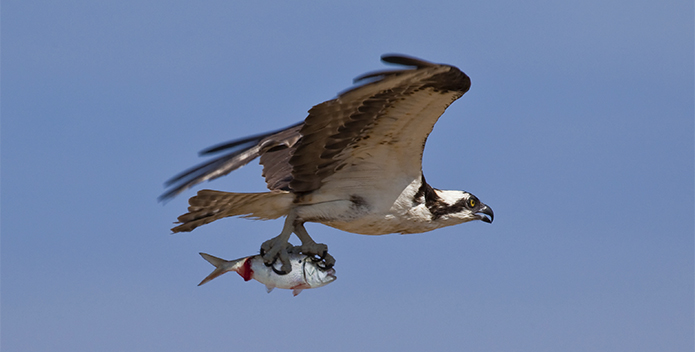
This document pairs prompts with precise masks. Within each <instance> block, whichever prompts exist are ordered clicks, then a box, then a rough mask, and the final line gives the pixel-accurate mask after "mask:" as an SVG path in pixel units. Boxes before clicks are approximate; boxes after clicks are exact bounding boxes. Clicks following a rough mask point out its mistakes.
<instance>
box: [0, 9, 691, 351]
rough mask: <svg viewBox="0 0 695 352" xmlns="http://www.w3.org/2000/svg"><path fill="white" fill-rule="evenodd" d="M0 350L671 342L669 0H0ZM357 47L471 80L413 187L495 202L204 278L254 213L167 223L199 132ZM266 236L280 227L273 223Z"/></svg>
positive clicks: (674, 234) (233, 248)
mask: <svg viewBox="0 0 695 352" xmlns="http://www.w3.org/2000/svg"><path fill="white" fill-rule="evenodd" d="M1 20H2V76H1V77H2V135H1V139H2V190H1V191H2V208H1V210H2V238H1V248H2V253H1V254H2V282H1V293H2V309H1V314H2V341H1V343H2V345H1V348H2V351H3V352H14V351H71V352H72V351H221V350H226V351H278V350H282V351H358V350H380V351H426V350H429V351H434V350H436V351H692V350H693V345H694V342H693V330H694V324H693V311H694V307H693V285H694V284H693V280H694V273H693V232H694V228H693V227H694V219H693V217H694V215H693V214H694V207H693V198H694V196H693V194H694V190H693V185H694V181H693V180H694V176H693V163H694V146H693V116H694V111H693V96H694V92H693V2H692V1H685V0H679V1H672V0H658V1H656V0H651V1H627V0H600V1H599V0H581V1H507V0H491V1H478V2H470V1H453V0H452V1H417V2H397V1H371V0H370V1H345V2H342V3H340V4H337V3H336V2H330V3H329V2H319V1H298V2H294V1H277V2H268V1H229V0H225V1H193V2H192V1H130V0H124V1H110V2H95V1H25V0H22V1H10V0H8V1H3V2H2V18H1ZM384 53H404V54H409V55H413V56H417V57H421V58H423V59H426V60H430V61H434V62H442V63H448V64H452V65H455V66H457V67H459V68H461V69H462V70H463V71H464V72H466V73H467V74H468V75H469V76H470V77H471V80H472V88H471V90H470V91H469V92H468V93H467V94H466V95H465V96H464V97H463V98H461V99H460V100H458V101H457V102H456V103H454V104H453V105H452V106H451V107H450V108H449V109H448V111H447V112H446V113H445V114H444V116H443V117H442V118H441V119H440V121H439V123H438V124H437V125H436V126H435V129H434V132H433V133H432V134H431V136H430V140H429V141H428V144H427V148H426V150H425V156H424V165H423V167H424V170H425V175H426V176H427V180H428V182H429V183H430V184H432V185H433V186H434V187H437V188H441V189H465V190H467V191H470V192H472V193H474V194H475V195H477V196H478V197H479V198H480V199H481V200H482V201H483V202H485V203H487V204H489V205H490V206H491V207H492V208H493V209H494V211H495V222H494V223H493V224H492V225H489V224H485V223H482V222H476V223H468V224H463V225H459V226H455V227H449V228H445V229H440V230H437V231H433V232H430V233H426V234H419V235H406V236H401V235H387V236H380V237H371V236H360V235H354V234H348V233H344V232H340V231H338V230H334V229H331V228H328V227H326V226H323V225H316V224H313V225H309V226H308V229H309V232H310V233H311V234H312V236H314V239H316V240H317V241H321V242H325V243H327V244H328V245H329V247H330V250H331V253H332V254H333V255H334V256H335V257H336V258H337V264H336V270H337V275H338V280H337V281H335V282H334V283H331V284H330V285H328V286H326V287H323V288H319V289H315V290H307V291H305V292H302V293H301V294H300V295H299V296H297V297H292V294H291V293H290V292H289V291H283V290H276V291H274V292H272V293H271V294H266V293H265V288H264V287H263V286H262V285H261V284H259V283H257V282H255V281H254V282H244V281H243V280H242V279H241V278H240V277H238V276H237V275H230V274H228V275H225V276H222V277H221V278H219V279H217V280H215V281H213V282H211V283H209V284H207V285H205V286H202V287H197V286H196V284H198V282H200V280H201V279H202V278H203V277H205V276H206V275H207V274H208V273H209V272H210V271H211V269H212V266H210V265H209V264H208V263H207V262H205V261H204V260H203V259H201V258H200V256H199V255H198V252H199V251H203V252H208V253H211V254H214V255H217V256H221V257H224V258H228V259H234V258H238V257H243V256H247V255H252V254H255V253H257V251H258V249H259V247H260V244H261V243H262V242H263V241H265V240H267V239H269V238H271V237H273V236H275V235H277V234H278V233H279V231H280V229H281V227H282V222H281V221H269V222H254V221H249V220H245V219H225V220H221V221H217V222H215V223H214V224H210V225H206V226H204V227H202V228H199V229H197V230H195V231H194V232H192V233H186V234H177V235H170V234H169V233H170V231H169V228H170V227H171V225H172V222H173V221H174V220H175V219H176V217H177V216H178V215H180V214H181V213H183V212H185V209H186V206H187V199H188V197H190V196H192V195H193V194H195V191H197V190H198V189H201V188H203V187H205V188H213V189H222V190H229V191H239V192H244V191H246V192H249V191H263V190H264V187H265V184H264V182H263V179H262V178H261V176H260V167H258V165H253V166H252V165H249V166H247V167H245V168H243V169H241V170H239V171H237V172H235V173H233V174H231V175H229V176H227V177H225V178H224V179H220V180H216V181H214V182H213V183H206V184H204V185H202V187H197V188H196V189H194V190H189V191H187V192H185V193H184V194H182V195H181V196H179V197H178V198H176V199H174V200H173V201H171V202H169V203H167V204H160V203H157V201H156V198H157V196H158V195H159V194H161V193H162V192H163V191H164V188H163V186H162V183H163V181H165V180H166V179H167V178H169V177H170V176H173V175H174V174H175V173H177V172H179V171H181V170H184V169H186V168H188V167H190V166H192V165H194V164H196V163H198V162H200V161H202V160H201V159H200V158H198V157H197V154H196V153H197V152H198V151H199V150H201V149H203V148H205V147H208V146H210V145H213V144H216V143H218V142H223V141H227V140H230V139H234V138H237V137H242V136H245V135H248V134H253V133H258V132H263V131H267V130H272V129H275V128H278V127H282V126H287V125H290V124H292V123H295V122H297V121H300V120H302V119H303V118H304V117H305V116H306V111H307V110H308V109H309V108H311V106H313V105H315V104H318V103H320V102H322V101H324V100H328V99H331V98H333V97H334V96H335V95H336V93H337V92H339V91H341V90H343V89H346V88H348V87H350V85H351V82H352V79H353V78H354V77H356V76H358V75H360V74H363V73H365V72H369V71H373V70H380V69H384V68H387V67H386V66H384V65H383V64H382V63H381V62H380V61H379V56H380V55H382V54H384ZM293 241H295V242H297V240H296V238H295V239H293Z"/></svg>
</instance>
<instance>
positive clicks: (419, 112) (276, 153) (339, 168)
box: [159, 55, 470, 200]
mask: <svg viewBox="0 0 695 352" xmlns="http://www.w3.org/2000/svg"><path fill="white" fill-rule="evenodd" d="M381 59H382V60H383V61H384V62H387V63H392V64H399V65H405V66H410V67H411V68H408V69H404V70H391V71H378V72H373V73H368V74H365V75H362V76H360V77H358V78H356V79H355V82H365V83H364V84H362V85H360V86H357V87H355V88H352V89H350V90H347V91H345V92H342V93H340V94H339V95H338V97H337V98H335V99H333V100H329V101H326V102H324V103H321V104H319V105H316V106H314V107H313V108H312V109H311V110H309V116H308V117H307V118H306V120H305V121H304V122H303V123H298V124H295V125H293V126H290V127H288V128H285V129H282V130H277V131H273V132H268V133H263V134H259V135H254V136H250V137H247V138H243V139H239V140H234V141H231V142H226V143H223V144H220V145H217V146H213V147H211V148H208V149H206V150H203V151H201V153H200V154H201V155H210V154H215V153H220V152H223V151H226V152H227V153H226V154H224V155H222V156H219V157H217V158H215V159H212V160H210V161H208V162H206V163H203V164H200V165H198V166H195V167H193V168H191V169H189V170H186V171H184V172H182V173H180V174H178V175H176V176H174V177H173V178H171V179H170V180H168V181H167V182H166V183H165V185H166V186H168V187H172V188H171V189H170V190H168V191H167V192H166V193H164V194H162V195H161V196H160V198H159V199H160V200H166V199H169V198H172V197H174V196H176V195H177V194H179V193H181V192H182V191H184V190H186V189H188V188H190V187H192V186H193V185H196V184H198V183H201V182H203V181H206V180H212V179H215V178H218V177H220V176H224V175H226V174H228V173H230V172H231V171H234V170H236V169H238V168H240V167H241V166H244V165H246V164H247V163H249V162H250V161H251V160H253V159H255V158H257V157H259V156H260V157H261V160H260V161H261V164H262V165H263V176H264V177H265V179H266V183H267V186H268V188H269V189H271V190H286V191H289V190H291V191H293V192H295V193H303V192H311V191H314V190H316V189H318V188H320V187H321V186H322V185H323V184H324V183H325V181H326V179H327V178H329V177H330V176H333V175H334V174H339V175H346V174H347V173H352V174H353V175H355V176H357V177H359V174H360V172H363V171H364V170H365V169H369V170H371V171H375V170H376V172H379V170H381V171H384V170H388V171H389V172H393V171H397V172H399V173H402V174H405V175H408V176H413V177H416V176H417V175H419V173H420V171H421V170H420V168H421V161H422V151H423V148H424V144H425V141H426V139H427V136H428V135H429V133H430V132H431V131H432V128H433V126H434V124H435V123H436V122H437V119H438V118H439V116H441V114H442V113H443V112H444V110H445V109H446V108H447V107H448V106H449V104H451V103H452V102H453V101H454V100H456V99H458V98H459V97H461V96H462V95H463V94H464V93H465V92H466V91H468V89H469V88H470V79H469V78H468V76H466V75H465V74H464V73H463V72H461V71H460V70H459V69H458V68H456V67H453V66H449V65H441V64H433V63H430V62H427V61H423V60H420V59H416V58H412V57H407V56H399V55H384V56H382V58H381ZM411 174H412V175H411ZM384 176H385V177H393V176H394V175H386V174H384ZM363 178H364V179H367V177H363ZM363 181H364V180H359V181H358V182H363Z"/></svg>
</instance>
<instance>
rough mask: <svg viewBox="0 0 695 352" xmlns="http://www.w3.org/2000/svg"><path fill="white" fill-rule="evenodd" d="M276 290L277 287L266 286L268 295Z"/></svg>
mask: <svg viewBox="0 0 695 352" xmlns="http://www.w3.org/2000/svg"><path fill="white" fill-rule="evenodd" d="M274 288H275V286H270V285H265V289H266V291H268V293H270V292H272V291H273V289H274Z"/></svg>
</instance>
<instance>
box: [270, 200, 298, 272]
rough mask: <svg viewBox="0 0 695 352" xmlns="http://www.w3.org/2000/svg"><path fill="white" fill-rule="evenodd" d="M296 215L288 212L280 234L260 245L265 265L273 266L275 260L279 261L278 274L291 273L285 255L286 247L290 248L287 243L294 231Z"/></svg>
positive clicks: (290, 265)
mask: <svg viewBox="0 0 695 352" xmlns="http://www.w3.org/2000/svg"><path fill="white" fill-rule="evenodd" d="M296 219H297V215H296V214H295V212H294V210H292V211H290V213H289V214H288V215H287V218H286V219H285V225H284V226H283V227H282V232H280V234H279V235H277V236H276V237H273V238H271V239H269V240H267V241H265V242H263V244H262V245H261V255H262V256H263V262H264V263H265V265H273V264H274V263H275V261H276V260H277V259H280V262H281V263H282V267H281V268H280V272H282V273H289V272H290V271H292V264H291V263H290V258H289V255H288V253H287V249H288V247H289V248H291V245H289V243H288V241H289V239H290V236H291V235H292V232H293V231H294V226H295V220H296Z"/></svg>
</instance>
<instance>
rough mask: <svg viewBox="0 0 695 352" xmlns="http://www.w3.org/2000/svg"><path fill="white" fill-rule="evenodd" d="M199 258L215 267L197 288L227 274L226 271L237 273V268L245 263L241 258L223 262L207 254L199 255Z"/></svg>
mask: <svg viewBox="0 0 695 352" xmlns="http://www.w3.org/2000/svg"><path fill="white" fill-rule="evenodd" d="M200 256H201V257H203V259H205V260H207V261H208V262H209V263H210V264H212V265H214V266H215V270H213V271H212V272H211V273H210V275H208V276H207V277H206V278H204V279H203V281H201V282H200V283H199V284H198V286H200V285H202V284H204V283H206V282H208V281H210V280H212V279H214V278H216V277H218V276H220V275H222V274H224V273H226V272H228V271H238V270H239V268H240V267H241V266H242V265H243V262H244V261H245V259H246V258H241V259H237V260H224V259H222V258H217V257H215V256H214V255H210V254H207V253H200Z"/></svg>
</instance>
